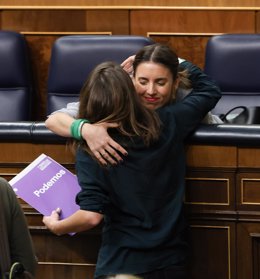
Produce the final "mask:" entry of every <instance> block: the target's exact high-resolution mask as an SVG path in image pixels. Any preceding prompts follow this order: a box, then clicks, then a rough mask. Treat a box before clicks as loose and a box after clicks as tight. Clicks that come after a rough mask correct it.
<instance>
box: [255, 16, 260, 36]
mask: <svg viewBox="0 0 260 279" xmlns="http://www.w3.org/2000/svg"><path fill="white" fill-rule="evenodd" d="M256 33H260V12H259V11H257V12H256Z"/></svg>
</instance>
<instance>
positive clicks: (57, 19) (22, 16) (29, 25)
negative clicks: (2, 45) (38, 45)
mask: <svg viewBox="0 0 260 279" xmlns="http://www.w3.org/2000/svg"><path fill="white" fill-rule="evenodd" d="M1 18H2V29H7V30H15V31H34V32H36V31H41V32H47V31H52V32H55V31H56V32H58V31H60V32H61V31H62V32H66V31H70V32H77V31H86V11H84V10H82V11H77V10H72V11H69V10H46V11H45V10H38V11H37V10H14V11H13V10H11V11H9V10H7V11H3V12H2V16H1Z"/></svg>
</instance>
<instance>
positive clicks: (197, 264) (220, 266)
mask: <svg viewBox="0 0 260 279" xmlns="http://www.w3.org/2000/svg"><path fill="white" fill-rule="evenodd" d="M191 239H192V252H193V255H192V276H191V277H192V279H209V278H210V279H219V278H222V279H232V278H233V279H236V274H235V273H236V272H235V268H234V261H235V257H234V256H235V226H234V225H233V224H229V223H222V224H220V223H219V224H216V223H215V222H214V225H211V224H210V223H208V224H206V223H205V224H192V225H191ZM248 278H249V277H248Z"/></svg>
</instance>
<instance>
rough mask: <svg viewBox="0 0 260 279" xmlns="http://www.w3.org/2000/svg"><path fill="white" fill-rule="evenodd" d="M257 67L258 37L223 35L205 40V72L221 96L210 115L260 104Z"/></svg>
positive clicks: (253, 35)
mask: <svg viewBox="0 0 260 279" xmlns="http://www.w3.org/2000/svg"><path fill="white" fill-rule="evenodd" d="M259 65H260V34H223V35H217V36H213V37H212V38H211V39H209V41H208V44H207V47H206V57H205V72H206V73H207V74H208V75H209V76H211V77H212V78H213V79H215V81H216V82H217V83H218V85H219V86H220V89H221V90H222V94H223V95H222V98H221V100H220V101H219V102H218V104H217V106H216V107H215V109H214V110H213V113H215V114H224V113H226V112H228V110H229V109H231V108H233V107H236V106H241V105H242V106H247V107H250V106H257V105H258V106H259V105H260V78H259Z"/></svg>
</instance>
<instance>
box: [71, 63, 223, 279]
mask: <svg viewBox="0 0 260 279" xmlns="http://www.w3.org/2000/svg"><path fill="white" fill-rule="evenodd" d="M185 63H186V66H187V67H189V71H190V72H191V73H192V77H194V80H195V81H196V82H194V83H193V88H194V91H192V93H191V94H189V95H188V96H187V97H186V98H185V99H183V100H182V101H180V102H178V103H175V104H172V105H169V106H166V107H164V108H161V109H159V110H158V114H159V116H160V119H161V121H162V123H163V127H162V133H161V136H160V139H159V140H158V142H156V143H154V144H152V145H151V146H150V147H149V148H147V147H145V146H144V144H143V143H142V141H141V140H138V139H136V140H135V141H134V142H132V143H131V144H130V146H129V147H128V156H127V157H126V158H124V162H123V163H122V164H119V165H118V166H115V167H109V168H103V167H101V166H100V165H99V164H98V163H97V162H96V161H95V160H93V159H92V158H91V157H90V156H89V155H88V154H87V153H85V152H84V151H82V150H79V151H78V153H77V161H76V170H77V175H78V179H79V183H80V185H81V188H82V190H81V192H80V193H79V194H78V196H77V203H78V204H79V205H80V208H81V209H82V210H89V211H95V212H99V213H102V214H104V227H103V234H102V237H103V240H102V245H101V248H100V253H99V258H98V262H97V267H96V278H98V277H99V276H101V275H109V274H119V273H128V274H140V273H144V272H149V271H152V270H155V269H159V268H164V267H167V266H170V265H178V264H181V263H183V262H185V261H186V260H187V255H188V243H187V239H186V231H187V224H186V222H185V219H184V215H183V212H182V210H183V209H182V205H183V195H184V183H185V150H184V143H183V141H184V139H185V138H186V137H187V136H188V135H189V134H190V133H191V132H192V131H193V130H194V129H195V128H196V127H197V125H198V124H199V123H200V122H201V120H202V119H203V117H204V116H205V115H206V113H207V112H208V111H210V110H211V109H212V108H213V107H214V106H215V104H216V103H217V101H218V100H219V98H220V93H219V89H218V88H217V87H215V86H212V82H211V81H210V80H209V79H208V78H207V77H206V76H205V75H204V74H203V73H202V72H201V71H200V70H199V69H198V68H197V67H195V66H192V65H191V64H190V63H188V62H185ZM194 80H193V79H192V81H194ZM195 90H196V91H195Z"/></svg>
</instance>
